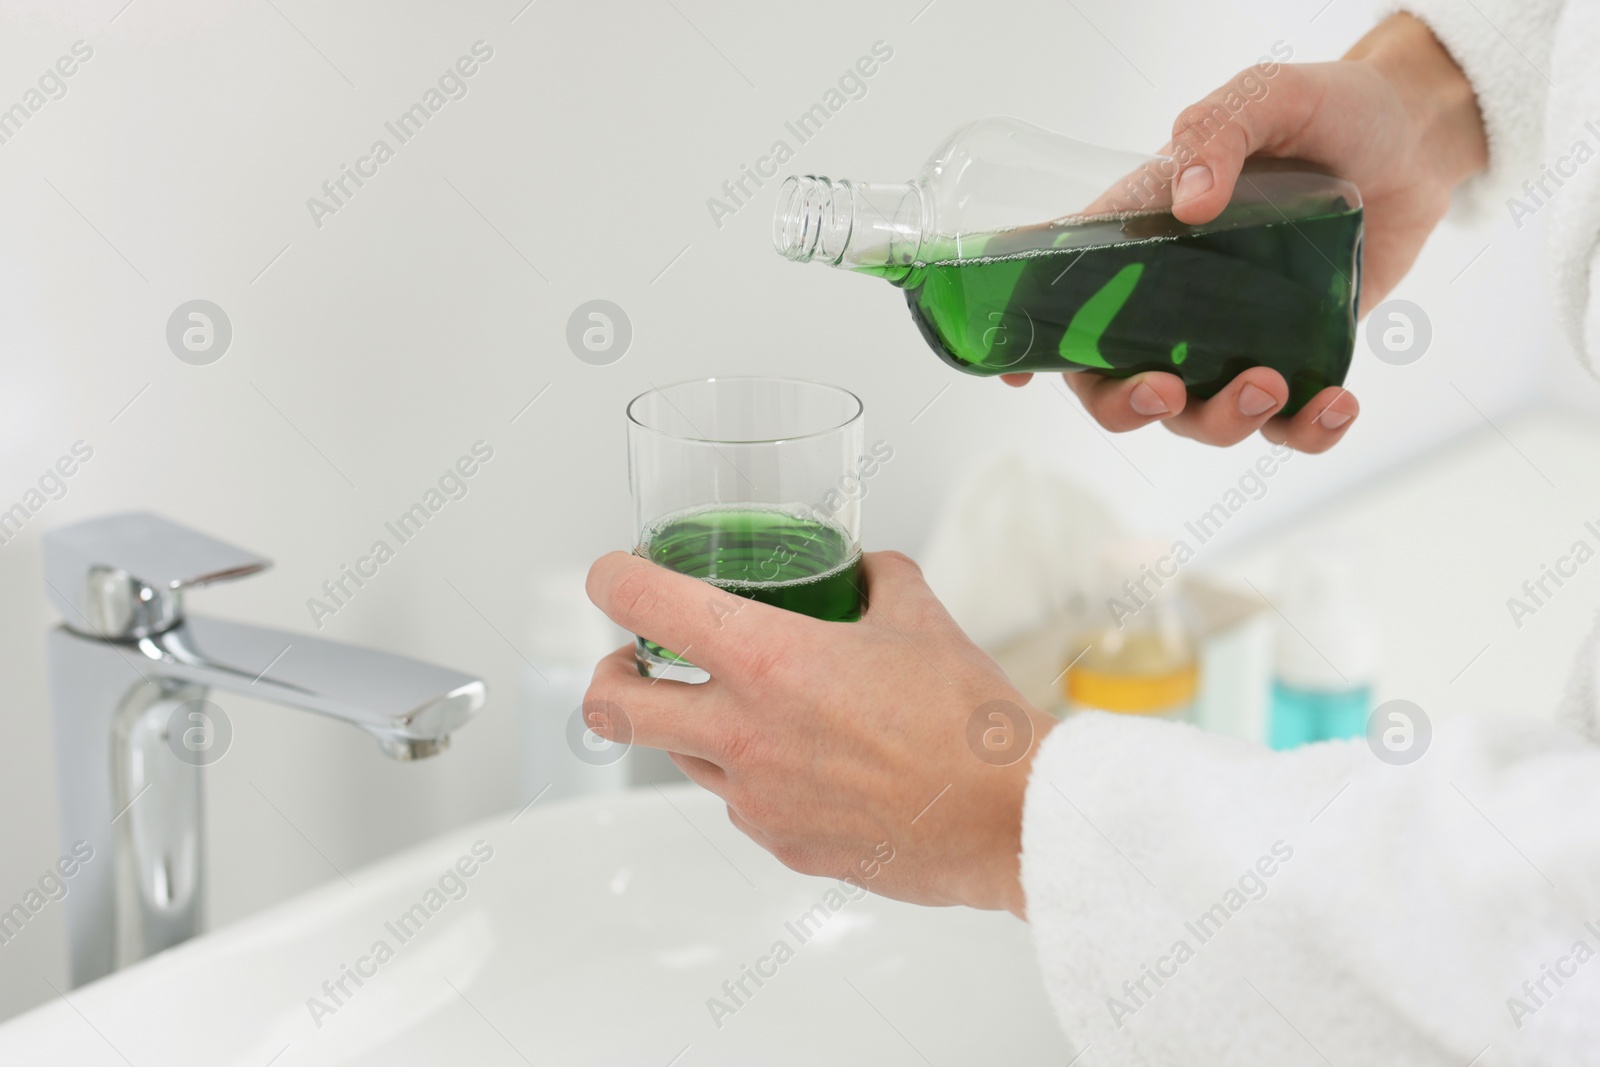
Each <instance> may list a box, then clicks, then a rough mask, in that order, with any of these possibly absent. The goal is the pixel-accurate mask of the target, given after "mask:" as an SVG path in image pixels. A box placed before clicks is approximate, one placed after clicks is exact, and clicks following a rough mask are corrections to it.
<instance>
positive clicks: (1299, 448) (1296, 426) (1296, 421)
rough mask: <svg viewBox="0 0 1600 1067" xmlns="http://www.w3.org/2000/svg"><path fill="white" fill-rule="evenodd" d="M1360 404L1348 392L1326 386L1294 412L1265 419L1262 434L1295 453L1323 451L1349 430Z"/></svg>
mask: <svg viewBox="0 0 1600 1067" xmlns="http://www.w3.org/2000/svg"><path fill="white" fill-rule="evenodd" d="M1359 414H1361V405H1360V404H1358V403H1357V402H1356V398H1355V396H1354V395H1353V394H1351V393H1350V392H1349V391H1347V390H1345V389H1343V388H1341V387H1339V386H1336V385H1335V386H1329V387H1328V388H1326V389H1324V390H1323V391H1322V392H1320V393H1318V394H1317V395H1316V396H1314V397H1312V398H1311V400H1310V401H1309V402H1307V404H1306V405H1305V407H1303V408H1301V409H1300V410H1299V411H1297V412H1295V413H1294V415H1292V416H1289V417H1287V418H1286V417H1284V416H1282V415H1279V416H1276V417H1274V418H1271V419H1268V420H1267V423H1266V425H1265V426H1263V427H1261V436H1263V437H1265V438H1266V439H1267V440H1269V441H1271V442H1273V443H1274V444H1279V445H1288V446H1289V447H1290V448H1292V449H1294V450H1295V451H1296V452H1310V453H1317V452H1326V451H1327V450H1328V449H1330V448H1332V447H1333V446H1334V445H1336V444H1338V443H1339V441H1340V440H1341V439H1343V437H1344V435H1345V434H1346V433H1348V432H1349V431H1350V427H1351V425H1352V424H1354V422H1355V418H1356V416H1357V415H1359Z"/></svg>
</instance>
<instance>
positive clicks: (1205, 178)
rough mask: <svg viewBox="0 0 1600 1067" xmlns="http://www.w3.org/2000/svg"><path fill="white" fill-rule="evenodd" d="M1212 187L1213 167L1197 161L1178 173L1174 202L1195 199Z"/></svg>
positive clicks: (1179, 202) (1178, 202)
mask: <svg viewBox="0 0 1600 1067" xmlns="http://www.w3.org/2000/svg"><path fill="white" fill-rule="evenodd" d="M1210 188H1211V168H1210V167H1208V166H1206V165H1205V164H1203V163H1197V164H1195V165H1194V166H1192V167H1190V168H1189V169H1188V170H1186V171H1184V172H1183V173H1182V174H1180V175H1178V187H1177V189H1175V190H1174V191H1173V197H1172V202H1173V203H1175V204H1181V203H1183V202H1184V201H1185V200H1193V199H1194V198H1195V197H1197V196H1200V195H1201V194H1203V193H1204V192H1205V191H1206V190H1208V189H1210Z"/></svg>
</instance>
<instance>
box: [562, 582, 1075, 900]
mask: <svg viewBox="0 0 1600 1067" xmlns="http://www.w3.org/2000/svg"><path fill="white" fill-rule="evenodd" d="M861 580H862V582H863V588H864V590H865V594H866V597H867V600H866V603H867V605H868V606H867V609H866V611H865V613H864V614H863V615H862V617H861V620H860V621H859V622H853V623H846V622H822V621H820V620H817V619H813V618H809V617H807V616H805V615H799V614H796V613H794V612H790V611H785V610H783V609H781V608H775V607H771V606H769V605H766V604H760V603H757V602H755V601H751V600H745V599H743V598H741V597H737V596H734V595H733V594H731V593H727V592H724V591H722V590H720V589H717V588H716V587H714V586H711V585H708V584H707V583H705V582H702V581H700V580H699V579H697V578H690V577H688V576H686V575H682V574H677V573H675V572H673V571H669V570H667V569H666V568H664V567H659V566H657V565H656V564H654V563H650V562H648V561H646V560H643V559H640V558H639V557H637V556H632V555H628V554H626V553H623V552H612V553H610V554H608V555H605V556H602V557H601V558H600V559H599V560H597V561H596V562H595V564H594V566H593V567H592V568H591V569H590V571H589V582H588V590H589V599H591V600H593V601H594V602H595V604H597V605H599V607H600V608H601V609H602V610H603V611H605V613H606V614H607V615H609V616H611V618H612V619H614V620H615V621H616V622H617V623H618V624H619V625H621V626H623V627H626V628H627V629H629V630H631V631H632V632H634V633H636V634H640V635H642V636H644V637H646V638H648V639H650V640H652V641H656V642H659V643H661V644H662V645H664V646H665V647H667V648H672V649H684V650H688V652H687V655H688V657H689V658H691V659H692V660H693V661H694V663H695V664H697V665H698V666H700V667H703V668H704V669H705V670H707V671H708V672H710V674H711V680H710V681H709V682H706V683H704V684H702V685H693V684H689V683H686V682H675V681H669V680H666V679H657V680H654V681H652V680H650V679H646V678H641V677H640V676H639V673H638V669H637V668H636V666H635V665H634V659H633V646H632V645H627V646H625V647H623V648H619V649H617V651H615V652H613V653H612V654H611V655H609V656H607V657H606V658H605V659H603V660H601V661H600V665H599V666H598V667H597V668H596V669H595V673H594V680H593V681H592V682H591V683H590V685H589V691H588V693H587V694H586V695H585V697H584V705H583V706H584V718H585V721H586V722H587V724H588V725H589V728H590V729H591V730H593V731H594V732H595V733H597V734H599V735H600V736H601V737H604V738H606V739H608V740H614V741H617V740H631V741H632V743H634V744H640V745H647V746H649V747H651V748H662V749H666V750H667V751H668V752H670V753H672V761H673V762H674V763H676V764H677V765H678V767H679V768H680V769H681V770H682V771H683V772H684V773H685V774H686V775H688V776H689V777H690V778H691V779H693V780H694V781H695V782H697V783H699V784H700V785H701V786H704V787H705V788H706V789H709V790H710V791H711V792H713V793H716V794H717V795H718V796H720V797H721V798H722V799H723V800H725V801H727V804H728V818H729V819H731V820H732V821H733V823H734V825H735V826H737V827H739V829H741V830H743V831H744V832H745V833H746V834H748V835H749V836H750V837H751V838H752V839H754V840H755V842H756V843H757V844H759V845H761V847H763V848H765V849H766V850H767V851H768V852H771V853H772V854H773V855H774V856H776V857H777V858H778V859H779V861H781V862H782V863H783V864H784V865H785V866H787V867H791V868H793V869H794V870H797V871H800V872H801V873H804V874H815V875H826V876H829V877H834V878H845V877H849V878H850V879H851V880H852V881H853V882H855V883H857V884H862V885H865V886H866V888H868V889H870V890H872V891H873V892H874V893H879V894H882V895H884V896H889V897H894V898H896V899H898V900H908V901H913V902H915V903H919V904H966V905H970V906H972V907H976V908H1006V909H1009V910H1010V911H1012V912H1013V913H1015V914H1017V915H1019V916H1020V915H1022V914H1023V910H1024V909H1023V898H1022V888H1021V883H1020V880H1019V879H1020V871H1019V867H1018V854H1019V853H1020V852H1021V849H1022V840H1021V839H1022V799H1023V792H1024V789H1025V787H1026V785H1027V777H1028V767H1029V765H1030V763H1031V756H1032V753H1033V751H1034V750H1035V749H1036V748H1037V746H1038V743H1039V741H1040V740H1041V739H1042V738H1043V736H1044V734H1045V733H1046V732H1047V731H1048V730H1049V729H1050V727H1051V726H1052V725H1053V724H1054V720H1053V719H1051V718H1050V717H1049V716H1047V715H1044V714H1042V713H1040V712H1038V711H1035V710H1033V709H1032V708H1030V707H1029V706H1028V704H1027V702H1026V701H1025V700H1023V699H1022V696H1021V695H1020V694H1019V693H1018V692H1017V690H1016V688H1015V687H1014V686H1013V685H1012V684H1011V682H1010V681H1009V680H1008V679H1007V678H1006V676H1005V675H1004V674H1003V673H1001V671H1000V668H999V667H997V666H995V663H994V661H993V660H991V659H990V658H989V657H988V656H986V655H984V654H983V652H982V651H980V650H979V649H978V647H977V646H976V645H974V644H973V643H972V642H971V641H969V640H968V639H967V637H966V635H965V634H963V633H962V632H961V630H960V628H959V627H957V626H956V624H955V621H954V620H952V619H951V618H950V616H949V614H948V613H947V612H946V611H945V610H944V607H943V606H942V605H941V604H940V603H939V601H938V600H937V599H935V597H934V595H933V593H932V592H931V591H930V590H929V589H928V586H927V584H926V583H925V582H923V580H922V571H921V570H920V569H919V568H918V567H917V565H916V564H915V563H913V562H912V561H911V560H910V559H908V558H907V557H905V556H903V555H901V554H900V553H898V552H870V553H867V554H866V555H864V556H863V557H862V561H861ZM990 701H1006V702H1007V704H1008V705H1010V706H1011V707H1012V708H1015V709H1016V712H1017V714H1018V715H1019V716H1020V717H1021V718H1020V719H1019V720H1018V721H1019V722H1020V723H1021V724H1022V727H1023V729H1022V730H1020V731H1018V732H1017V733H1016V734H1015V735H1013V741H1014V742H1017V743H1016V744H1015V747H1014V748H1013V749H1011V750H1010V751H1011V752H1015V756H1014V757H1013V756H1012V755H1010V753H1009V752H1008V753H1007V754H1006V755H1005V756H1004V757H1002V758H999V759H991V760H985V759H980V758H979V757H978V756H977V755H976V754H975V752H974V750H973V749H972V748H970V747H969V745H968V741H967V737H968V723H969V720H971V719H972V718H973V717H974V713H975V712H977V709H978V708H979V707H980V706H981V705H984V704H987V703H989V702H990ZM982 718H983V720H984V725H985V726H986V727H988V726H990V725H992V724H991V723H990V721H989V719H988V717H987V713H984V715H983V716H982ZM996 722H998V720H996ZM998 728H1000V729H1004V727H1003V726H1000V727H998ZM1022 733H1028V734H1031V736H1030V737H1028V738H1021V734H1022ZM1006 759H1010V760H1012V762H1010V764H1009V765H1007V766H998V765H996V764H997V763H999V762H1003V761H1004V760H1006ZM874 861H876V862H874Z"/></svg>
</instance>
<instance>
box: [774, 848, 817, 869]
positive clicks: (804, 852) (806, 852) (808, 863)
mask: <svg viewBox="0 0 1600 1067" xmlns="http://www.w3.org/2000/svg"><path fill="white" fill-rule="evenodd" d="M768 851H770V852H771V853H772V855H773V858H774V859H776V860H777V861H778V862H779V863H781V864H783V865H784V866H785V867H787V868H789V869H790V870H791V871H795V872H796V873H798V874H817V873H821V872H819V871H816V870H813V858H812V852H811V850H810V849H808V848H806V847H805V846H803V845H798V844H795V843H794V842H792V841H778V842H774V843H773V844H772V845H771V846H770V847H769V848H768Z"/></svg>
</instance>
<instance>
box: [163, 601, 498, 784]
mask: <svg viewBox="0 0 1600 1067" xmlns="http://www.w3.org/2000/svg"><path fill="white" fill-rule="evenodd" d="M134 649H135V650H136V651H137V653H138V658H139V659H140V660H142V661H145V662H147V663H148V667H147V669H148V670H150V671H151V672H153V673H158V674H160V675H161V676H162V677H165V678H170V679H173V680H174V681H179V682H188V683H191V684H193V685H199V686H205V687H207V688H210V689H216V690H220V691H222V692H229V693H237V694H239V695H241V696H247V697H251V698H252V699H257V700H267V701H271V702H272V703H275V704H281V705H283V706H285V707H291V708H300V709H302V710H305V711H311V712H316V713H317V714H319V715H326V716H328V717H329V718H333V719H339V720H342V721H344V722H347V723H349V724H350V725H352V726H356V727H359V728H360V729H362V730H365V731H366V732H367V733H369V734H372V735H373V736H374V737H376V738H377V739H378V742H379V744H380V746H381V747H382V748H383V751H384V752H385V753H386V754H387V755H389V756H391V757H393V758H395V759H401V760H408V759H418V758H422V757H425V756H431V755H434V754H435V753H438V752H442V751H444V749H445V748H446V747H448V745H449V742H450V734H451V732H452V731H454V730H455V729H456V728H457V727H459V726H460V725H461V724H462V723H464V722H466V721H467V720H468V719H469V718H471V717H472V716H473V715H474V714H475V713H476V712H477V711H478V709H479V708H481V707H482V706H483V703H484V699H485V694H486V690H485V687H484V684H483V682H482V681H481V680H480V679H478V678H474V677H473V676H472V675H470V674H463V673H461V672H460V671H453V670H450V669H448V668H446V667H435V666H434V665H432V664H431V663H422V662H420V661H418V660H414V659H409V658H407V657H404V656H396V655H392V654H390V653H387V652H376V651H373V650H371V649H365V648H356V647H354V646H352V645H344V644H339V643H337V642H333V641H325V640H322V639H320V638H316V637H306V636H303V635H300V634H288V633H284V632H282V631H279V630H271V629H267V628H265V627H260V626H250V625H248V624H245V623H237V622H225V621H223V620H221V619H210V618H203V617H197V616H192V615H191V616H189V617H188V618H187V619H185V620H184V622H183V623H182V625H180V626H177V627H175V628H173V629H171V630H168V631H166V632H165V633H161V634H156V635H154V636H151V637H145V638H141V639H139V640H138V641H137V642H136V644H135V645H134Z"/></svg>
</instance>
